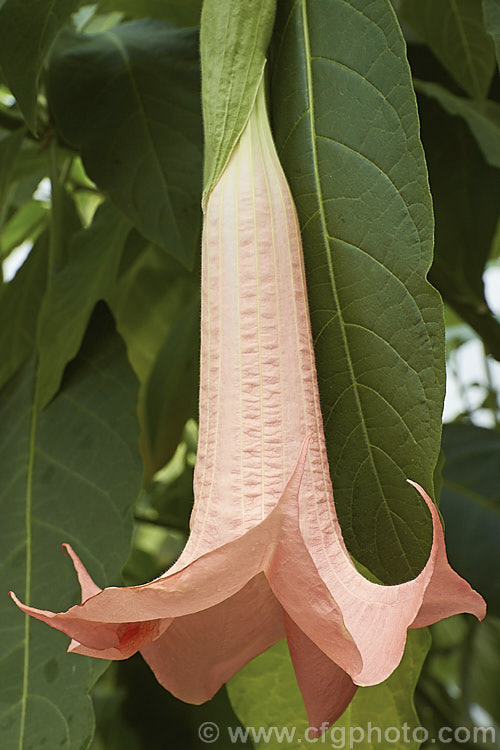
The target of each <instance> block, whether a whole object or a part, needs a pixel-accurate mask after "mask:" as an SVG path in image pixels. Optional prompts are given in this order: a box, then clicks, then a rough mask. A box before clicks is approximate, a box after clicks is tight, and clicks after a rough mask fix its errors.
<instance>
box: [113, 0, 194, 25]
mask: <svg viewBox="0 0 500 750" xmlns="http://www.w3.org/2000/svg"><path fill="white" fill-rule="evenodd" d="M201 6H202V0H101V2H100V3H99V11H100V12H102V13H108V12H110V11H121V12H122V13H123V14H124V15H125V16H126V17H127V18H161V19H163V20H165V21H170V22H171V23H175V24H177V26H199V24H200V14H201Z"/></svg>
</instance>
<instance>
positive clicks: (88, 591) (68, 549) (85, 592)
mask: <svg viewBox="0 0 500 750" xmlns="http://www.w3.org/2000/svg"><path fill="white" fill-rule="evenodd" d="M62 548H63V552H65V553H67V554H68V555H69V556H70V557H71V560H72V562H73V565H74V566H75V570H76V574H77V576H78V581H79V583H80V588H81V590H82V602H84V601H85V600H86V599H90V597H91V596H95V594H98V593H99V592H100V591H102V589H101V588H99V586H98V585H97V584H96V583H94V581H93V580H92V578H91V577H90V575H89V573H88V571H87V569H86V567H85V566H84V565H83V563H82V561H81V560H80V558H79V557H78V555H77V554H76V552H75V550H74V549H73V547H72V546H71V545H70V544H63V545H62Z"/></svg>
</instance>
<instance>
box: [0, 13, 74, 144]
mask: <svg viewBox="0 0 500 750" xmlns="http://www.w3.org/2000/svg"><path fill="white" fill-rule="evenodd" d="M79 4H80V0H48V1H47V2H44V3H41V2H39V0H22V2H18V0H4V3H3V5H1V4H0V67H1V68H2V71H3V76H4V78H5V81H6V82H7V85H8V86H9V88H10V89H11V91H12V93H13V94H14V96H15V97H16V99H17V103H18V105H19V109H20V110H21V112H22V113H23V115H24V117H25V118H26V121H27V123H28V125H29V126H30V128H31V130H33V131H34V132H36V112H37V97H38V83H39V78H40V74H41V72H42V68H43V64H44V62H45V58H46V56H47V53H48V52H49V50H50V48H51V46H52V44H53V42H54V40H55V38H56V36H57V34H58V33H59V31H60V29H61V28H62V27H63V26H64V24H65V22H66V21H67V19H68V18H69V16H70V15H71V13H73V11H75V10H76V9H77V8H78V6H79Z"/></svg>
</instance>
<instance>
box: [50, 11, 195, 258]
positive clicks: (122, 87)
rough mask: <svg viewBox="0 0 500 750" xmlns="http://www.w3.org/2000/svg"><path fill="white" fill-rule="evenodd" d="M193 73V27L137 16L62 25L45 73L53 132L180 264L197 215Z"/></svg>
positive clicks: (191, 244) (187, 254)
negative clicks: (117, 22)
mask: <svg viewBox="0 0 500 750" xmlns="http://www.w3.org/2000/svg"><path fill="white" fill-rule="evenodd" d="M199 75H200V74H199V61H198V39H197V35H196V33H195V32H194V31H191V30H179V29H176V28H175V27H170V26H168V25H167V24H165V23H163V22H160V21H152V20H142V21H135V22H132V23H129V24H123V25H121V26H117V27H115V28H113V29H112V30H109V31H107V32H103V33H99V34H89V35H85V34H76V33H73V32H69V31H68V32H65V33H64V34H61V36H60V38H59V40H58V42H57V44H56V45H55V47H54V49H53V52H52V54H51V56H50V61H49V70H48V79H47V85H48V95H49V104H50V108H51V110H52V114H53V117H54V120H55V122H56V126H57V129H58V132H59V134H60V135H61V137H62V138H63V139H64V140H65V141H67V142H68V143H69V144H71V145H72V146H73V147H75V148H77V149H78V150H79V151H80V152H81V155H82V159H83V163H84V165H85V169H86V170H87V172H88V174H89V177H90V178H91V179H92V180H93V181H94V182H95V183H96V184H97V185H98V186H99V187H100V188H101V189H102V190H104V191H105V192H107V193H108V194H109V196H110V198H111V199H112V201H113V202H114V203H115V204H116V205H117V206H118V208H120V209H121V210H122V211H123V212H124V213H125V214H126V216H127V217H128V218H129V219H130V221H132V222H133V223H134V225H135V226H136V227H137V228H138V229H139V231H140V232H142V234H144V236H145V237H147V238H149V239H150V240H151V241H153V242H155V243H156V244H158V245H160V246H161V247H162V248H164V249H165V250H167V251H168V252H169V253H171V254H172V255H173V256H175V257H176V258H177V259H178V260H180V261H181V262H182V263H184V264H185V265H186V266H188V267H190V266H192V264H193V258H194V256H195V253H196V252H197V250H198V239H199V227H200V218H201V211H200V207H199V206H200V199H201V181H202V178H201V134H202V123H201V108H200V93H199V87H200V83H199Z"/></svg>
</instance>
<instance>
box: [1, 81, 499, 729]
mask: <svg viewBox="0 0 500 750" xmlns="http://www.w3.org/2000/svg"><path fill="white" fill-rule="evenodd" d="M202 258H203V268H202V341H201V383H200V433H199V447H198V456H197V464H196V472H195V506H194V510H193V514H192V518H191V534H190V537H189V540H188V543H187V545H186V547H185V549H184V551H183V553H182V555H181V556H180V558H179V560H178V561H177V562H176V564H175V565H174V566H173V567H172V568H170V569H169V570H168V571H167V572H166V573H165V574H163V575H162V576H160V577H159V578H157V579H156V580H154V581H151V582H150V583H146V584H144V585H141V586H134V587H129V588H116V587H111V588H107V589H104V590H101V589H99V588H98V587H97V586H96V585H95V584H94V583H93V581H92V580H91V579H90V577H89V576H88V573H87V572H86V570H85V568H84V566H83V565H82V563H81V562H80V560H79V558H78V557H77V555H76V554H75V553H74V551H73V550H72V549H71V548H70V547H69V546H68V545H66V549H67V551H68V552H69V554H70V555H71V557H72V559H73V562H74V565H75V568H76V571H77V573H78V577H79V580H80V584H81V588H82V603H81V604H79V605H76V606H74V607H72V608H71V609H69V610H68V611H67V612H62V613H53V612H48V611H44V610H39V609H35V608H33V607H29V606H26V605H23V604H22V603H21V602H19V600H18V599H17V598H16V597H15V596H14V595H13V594H12V596H13V598H14V600H15V601H16V603H17V604H18V606H19V607H20V608H21V609H22V610H23V611H24V612H26V613H28V614H30V615H32V616H34V617H36V618H38V619H40V620H43V621H44V622H46V623H47V624H49V625H51V626H52V627H55V628H57V629H59V630H62V631H63V632H65V633H67V634H68V635H69V636H70V637H71V639H72V642H71V645H70V650H71V651H73V652H76V653H81V654H86V655H91V656H96V657H100V658H105V659H123V658H127V657H128V656H130V655H131V654H133V653H135V652H136V651H140V652H141V653H142V655H143V656H144V658H145V659H146V661H147V662H148V663H149V665H150V666H151V668H152V670H153V671H154V673H155V674H156V676H157V678H158V680H159V681H160V682H161V684H162V685H164V686H165V687H166V688H167V689H168V690H170V691H171V692H172V693H174V695H176V696H177V697H179V698H181V699H183V700H186V701H189V702H193V703H200V702H203V701H205V700H207V699H208V698H210V697H211V696H212V695H213V694H214V693H215V692H216V690H217V689H218V688H219V687H220V686H221V685H222V684H223V683H224V682H225V681H226V680H227V679H228V678H229V677H231V676H232V675H233V674H234V673H235V672H236V671H237V670H238V669H240V668H241V667H242V666H243V665H244V664H245V663H247V662H248V661H249V660H250V659H251V658H253V657H254V656H256V655H257V654H259V653H260V652H262V651H263V650H265V649H266V648H268V647H269V646H270V645H272V644H273V643H275V642H276V641H278V640H280V639H282V638H284V637H286V638H287V640H288V644H289V648H290V653H291V657H292V662H293V665H294V668H295V672H296V675H297V679H298V682H299V686H300V688H301V691H302V694H303V696H304V700H305V704H306V708H307V710H308V715H309V719H310V722H311V724H312V725H314V726H320V725H325V722H326V724H329V723H332V722H333V721H335V720H336V718H338V716H339V715H340V714H341V713H342V712H343V710H344V709H345V708H346V706H347V704H348V703H349V701H350V700H351V698H352V697H353V695H354V692H355V690H356V687H357V685H371V684H375V683H377V682H380V681H382V680H384V679H385V678H386V677H388V676H389V675H390V674H391V672H392V671H393V670H394V669H395V667H396V666H397V665H398V663H399V661H400V659H401V656H402V654H403V650H404V645H405V640H406V634H407V630H408V628H411V627H422V626H424V625H428V624H430V623H432V622H435V621H436V620H439V619H441V618H443V617H447V616H449V615H452V614H455V613H458V612H464V611H465V612H471V613H473V614H475V615H476V616H477V617H479V618H482V617H483V616H484V611H485V605H484V602H483V600H482V598H481V597H480V596H479V594H477V593H476V592H475V591H473V590H472V589H471V587H470V586H469V585H468V584H467V583H466V582H465V581H464V580H463V579H461V578H460V577H459V576H458V575H457V574H456V573H455V572H454V571H453V570H452V569H451V568H450V566H449V564H448V561H447V558H446V552H445V546H444V538H443V531H442V528H441V523H440V520H439V517H438V514H437V511H436V509H435V507H434V505H433V503H432V501H431V500H430V498H429V497H428V496H427V495H426V493H425V492H424V490H423V489H422V488H421V487H419V485H418V484H416V483H415V482H412V484H413V485H414V487H415V488H416V489H417V491H418V492H419V493H420V494H421V496H422V498H423V499H424V501H425V502H426V503H427V506H428V508H429V511H430V513H431V515H432V520H433V543H432V549H431V553H430V556H429V559H428V562H427V564H426V566H425V567H424V569H423V570H422V572H421V573H420V574H419V575H418V576H417V577H416V578H415V579H414V580H412V581H408V582H406V583H403V584H400V585H397V586H390V587H386V586H381V585H378V584H376V583H372V582H370V581H368V580H366V579H365V578H364V577H363V576H362V575H361V574H360V573H358V572H357V570H356V568H355V566H354V565H353V562H352V561H351V558H350V556H349V554H348V552H347V550H346V547H345V545H344V542H343V538H342V534H341V530H340V526H339V523H338V520H337V515H336V512H335V505H334V502H333V492H332V486H331V481H330V473H329V466H328V461H327V455H326V448H325V441H324V434H323V425H322V418H321V410H320V403H319V394H318V386H317V379H316V369H315V363H314V351H313V344H312V338H311V331H310V323H309V313H308V303H307V290H306V281H305V274H304V265H303V257H302V248H301V239H300V231H299V227H298V222H297V216H296V212H295V207H294V204H293V200H292V197H291V194H290V190H289V188H288V185H287V182H286V179H285V176H284V174H283V171H282V169H281V166H280V163H279V160H278V157H277V154H276V151H275V148H274V143H273V140H272V135H271V131H270V127H269V122H268V118H267V112H266V104H265V95H264V88H263V85H262V84H261V86H260V88H259V92H258V95H257V99H256V102H255V106H254V109H253V111H252V113H251V116H250V119H249V121H248V124H247V126H246V128H245V130H244V132H243V134H242V135H241V137H240V140H239V142H238V144H237V146H236V148H235V150H234V152H233V154H232V156H231V159H230V161H229V163H228V165H227V166H226V168H225V169H224V172H223V174H222V176H221V178H220V179H219V181H218V183H217V185H216V186H215V188H214V189H213V191H212V192H211V193H210V195H209V197H208V202H207V206H206V213H205V221H204V232H203V256H202Z"/></svg>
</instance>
